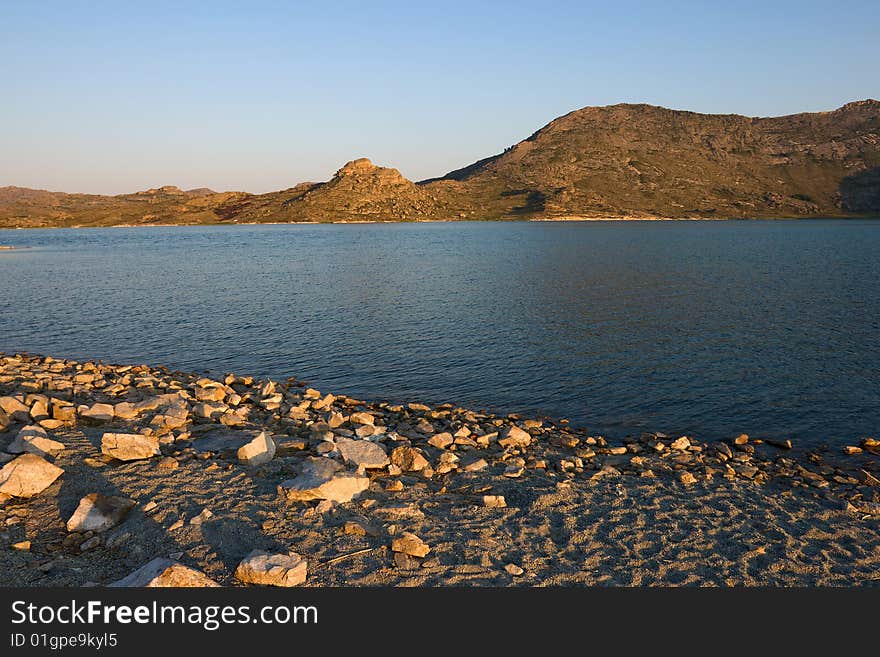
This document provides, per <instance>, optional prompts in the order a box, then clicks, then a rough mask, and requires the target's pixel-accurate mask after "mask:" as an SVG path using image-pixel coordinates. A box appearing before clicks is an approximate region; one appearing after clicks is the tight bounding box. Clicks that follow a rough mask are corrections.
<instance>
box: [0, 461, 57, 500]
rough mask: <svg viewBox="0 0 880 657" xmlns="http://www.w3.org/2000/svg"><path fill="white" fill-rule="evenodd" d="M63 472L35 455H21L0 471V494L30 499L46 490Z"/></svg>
mask: <svg viewBox="0 0 880 657" xmlns="http://www.w3.org/2000/svg"><path fill="white" fill-rule="evenodd" d="M63 472H64V470H62V469H61V468H59V467H58V466H56V465H53V464H51V463H49V462H48V461H47V460H46V459H44V458H42V457H40V456H37V455H36V454H22V455H21V456H19V457H18V458H17V459H15V460H13V461H10V462H9V463H7V464H6V465H4V466H3V469H2V470H0V493H5V494H6V495H12V496H13V497H32V496H34V495H36V494H38V493H41V492H42V491H44V490H45V489H46V488H48V487H49V486H50V485H51V484H52V482H53V481H55V480H56V479H58V477H60V476H61V474H62V473H63Z"/></svg>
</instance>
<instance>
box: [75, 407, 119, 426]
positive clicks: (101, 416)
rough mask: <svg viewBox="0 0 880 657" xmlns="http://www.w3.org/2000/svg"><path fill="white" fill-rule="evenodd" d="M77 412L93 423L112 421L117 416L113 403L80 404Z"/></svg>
mask: <svg viewBox="0 0 880 657" xmlns="http://www.w3.org/2000/svg"><path fill="white" fill-rule="evenodd" d="M77 412H78V414H79V416H80V417H81V418H83V419H84V420H89V421H90V422H93V423H100V422H112V421H113V418H114V417H115V410H114V408H113V406H112V405H111V404H92V405H91V406H80V407H79V409H78V411H77Z"/></svg>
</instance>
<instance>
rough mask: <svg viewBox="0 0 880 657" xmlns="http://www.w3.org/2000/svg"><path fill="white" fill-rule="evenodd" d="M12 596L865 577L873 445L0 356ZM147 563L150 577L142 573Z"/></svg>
mask: <svg viewBox="0 0 880 657" xmlns="http://www.w3.org/2000/svg"><path fill="white" fill-rule="evenodd" d="M0 409H2V410H0V450H2V451H0V466H2V468H3V469H2V471H0V563H2V568H0V585H2V586H83V585H87V586H108V585H111V584H116V585H122V586H126V585H134V586H145V585H150V586H180V585H187V586H206V585H214V584H219V585H221V586H259V585H275V586H326V585H332V586H431V587H434V586H493V587H497V586H556V585H587V586H597V585H598V586H679V585H697V586H742V585H745V586H863V585H877V584H878V583H880V443H878V441H876V440H874V439H873V438H870V437H867V436H865V437H860V438H859V439H858V440H854V441H853V443H852V444H851V445H847V446H841V447H834V448H829V449H827V450H820V449H801V448H800V447H799V446H798V445H797V443H796V442H795V443H794V444H791V443H789V442H785V441H774V442H773V443H770V442H769V441H762V440H760V437H758V436H752V437H749V436H745V435H740V436H730V439H729V440H725V441H722V442H710V443H705V442H702V441H701V440H700V439H699V436H687V437H683V436H677V435H676V436H667V435H664V434H659V433H644V434H640V435H635V436H632V437H630V438H628V439H625V440H621V441H611V440H606V439H605V438H603V437H602V436H598V435H594V434H591V433H590V432H588V431H586V430H581V429H574V428H572V427H570V426H569V425H568V423H567V422H565V421H564V420H558V421H555V420H552V419H548V418H527V417H520V416H517V415H508V416H497V415H491V414H488V413H481V412H478V411H474V410H469V409H465V408H459V407H457V406H454V405H451V404H439V405H438V404H422V403H417V402H413V403H408V404H393V403H386V402H369V401H364V400H357V399H351V398H349V397H345V396H334V395H332V394H327V393H325V392H320V391H317V390H313V389H311V388H308V387H307V386H305V385H304V384H303V383H301V382H298V381H295V380H293V379H289V380H287V381H269V380H257V379H254V378H252V377H249V376H242V375H233V374H229V375H227V376H225V377H219V378H207V377H205V376H201V375H198V374H194V373H184V372H172V371H170V370H167V369H165V368H163V367H156V366H145V365H107V364H103V363H98V362H74V361H70V360H59V359H53V358H49V357H42V356H29V355H8V356H3V355H2V354H0ZM147 566H149V567H147Z"/></svg>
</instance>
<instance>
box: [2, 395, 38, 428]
mask: <svg viewBox="0 0 880 657" xmlns="http://www.w3.org/2000/svg"><path fill="white" fill-rule="evenodd" d="M0 409H3V411H4V412H5V413H6V415H7V416H8V417H9V419H10V420H12V421H13V422H30V419H31V409H29V408H28V407H27V406H25V404H23V403H22V402H21V401H20V400H18V399H16V398H15V397H0Z"/></svg>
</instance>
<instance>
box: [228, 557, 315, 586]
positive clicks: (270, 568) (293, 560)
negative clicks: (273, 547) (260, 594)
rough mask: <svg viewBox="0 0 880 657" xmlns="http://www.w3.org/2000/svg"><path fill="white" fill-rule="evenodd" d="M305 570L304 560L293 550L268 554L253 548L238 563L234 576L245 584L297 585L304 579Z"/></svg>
mask: <svg viewBox="0 0 880 657" xmlns="http://www.w3.org/2000/svg"><path fill="white" fill-rule="evenodd" d="M307 571H308V564H307V562H306V560H305V559H304V558H303V557H302V556H300V555H299V554H296V553H295V552H292V553H290V554H270V553H268V552H263V551H262V550H254V551H253V552H251V553H250V554H249V555H248V556H246V557H245V558H244V559H242V561H241V563H240V564H238V568H236V569H235V577H236V579H238V580H240V581H242V582H245V583H246V584H261V585H263V586H299V585H300V584H303V583H304V582H305V581H306V577H307V574H308V572H307Z"/></svg>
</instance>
